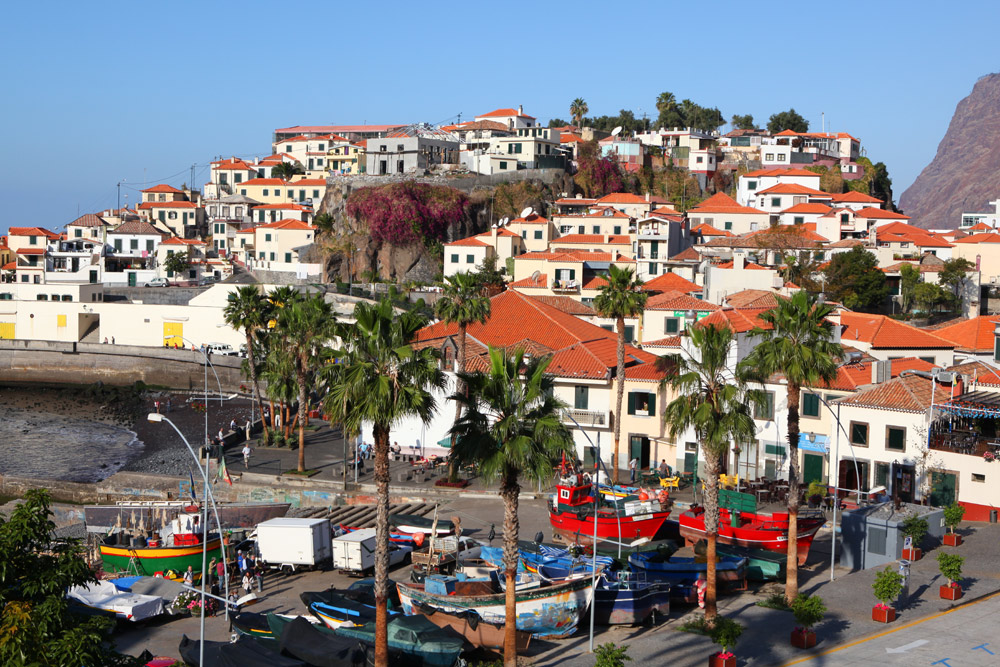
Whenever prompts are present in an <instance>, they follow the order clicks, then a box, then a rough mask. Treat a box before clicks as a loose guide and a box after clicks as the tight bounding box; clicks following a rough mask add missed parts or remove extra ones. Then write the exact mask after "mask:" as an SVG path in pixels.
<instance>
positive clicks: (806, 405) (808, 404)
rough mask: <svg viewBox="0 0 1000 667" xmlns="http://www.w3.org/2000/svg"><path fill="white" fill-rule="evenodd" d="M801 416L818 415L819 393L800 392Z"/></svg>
mask: <svg viewBox="0 0 1000 667" xmlns="http://www.w3.org/2000/svg"><path fill="white" fill-rule="evenodd" d="M802 416H803V417H819V395H817V394H808V393H804V394H802Z"/></svg>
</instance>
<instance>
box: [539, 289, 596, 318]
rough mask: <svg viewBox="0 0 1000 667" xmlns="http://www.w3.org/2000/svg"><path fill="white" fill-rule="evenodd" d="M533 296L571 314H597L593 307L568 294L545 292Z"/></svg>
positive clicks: (584, 315)
mask: <svg viewBox="0 0 1000 667" xmlns="http://www.w3.org/2000/svg"><path fill="white" fill-rule="evenodd" d="M531 298H532V299H535V300H536V301H541V302H542V303H544V304H546V305H548V306H552V307H553V308H558V309H559V310H561V311H562V312H564V313H569V314H570V315H576V316H578V317H580V316H583V317H586V316H590V315H594V314H595V313H594V309H593V308H591V307H590V306H588V305H587V304H585V303H582V302H580V301H577V300H576V299H573V298H571V297H568V296H548V295H545V294H539V295H537V296H536V295H534V294H532V295H531Z"/></svg>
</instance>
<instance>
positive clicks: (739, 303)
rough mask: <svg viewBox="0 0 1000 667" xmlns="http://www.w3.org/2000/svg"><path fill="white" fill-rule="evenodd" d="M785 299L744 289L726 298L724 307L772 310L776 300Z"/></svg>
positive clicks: (760, 290)
mask: <svg viewBox="0 0 1000 667" xmlns="http://www.w3.org/2000/svg"><path fill="white" fill-rule="evenodd" d="M784 298H786V297H783V296H780V295H778V294H777V293H775V292H770V291H768V290H762V289H745V290H741V291H739V292H733V293H732V294H730V295H728V296H727V297H726V305H727V306H730V307H732V308H774V307H775V306H777V305H778V299H784Z"/></svg>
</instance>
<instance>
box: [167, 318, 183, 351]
mask: <svg viewBox="0 0 1000 667" xmlns="http://www.w3.org/2000/svg"><path fill="white" fill-rule="evenodd" d="M183 335H184V323H183V322H164V323H163V344H164V345H165V346H167V347H184V340H183V339H182V338H181V336H183Z"/></svg>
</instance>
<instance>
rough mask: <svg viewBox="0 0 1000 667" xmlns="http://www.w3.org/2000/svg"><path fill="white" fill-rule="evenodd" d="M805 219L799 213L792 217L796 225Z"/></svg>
mask: <svg viewBox="0 0 1000 667" xmlns="http://www.w3.org/2000/svg"><path fill="white" fill-rule="evenodd" d="M805 221H806V219H805V217H804V216H801V215H797V216H795V217H794V218H792V222H794V223H795V224H796V225H801V224H802V223H804V222H805Z"/></svg>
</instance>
